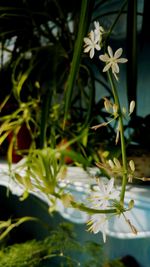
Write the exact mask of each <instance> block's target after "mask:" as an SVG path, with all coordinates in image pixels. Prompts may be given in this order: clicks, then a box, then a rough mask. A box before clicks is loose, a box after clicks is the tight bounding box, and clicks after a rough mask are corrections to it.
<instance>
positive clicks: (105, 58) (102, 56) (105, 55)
mask: <svg viewBox="0 0 150 267" xmlns="http://www.w3.org/2000/svg"><path fill="white" fill-rule="evenodd" d="M99 59H100V60H101V61H103V62H108V61H109V56H108V55H107V54H104V55H101V56H99Z"/></svg>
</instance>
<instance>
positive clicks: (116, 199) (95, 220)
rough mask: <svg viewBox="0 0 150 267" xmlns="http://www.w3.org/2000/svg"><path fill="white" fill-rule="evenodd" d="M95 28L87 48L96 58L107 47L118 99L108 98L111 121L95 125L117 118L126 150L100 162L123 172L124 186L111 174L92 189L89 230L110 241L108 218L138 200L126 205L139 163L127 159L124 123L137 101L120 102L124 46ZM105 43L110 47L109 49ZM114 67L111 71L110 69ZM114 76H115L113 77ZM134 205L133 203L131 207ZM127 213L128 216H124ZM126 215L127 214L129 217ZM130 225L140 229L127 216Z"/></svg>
mask: <svg viewBox="0 0 150 267" xmlns="http://www.w3.org/2000/svg"><path fill="white" fill-rule="evenodd" d="M94 27H95V28H94V30H91V32H90V33H89V35H88V37H85V38H84V52H85V53H89V56H90V58H91V59H92V58H93V57H94V55H95V51H96V50H97V51H100V50H102V48H104V54H102V53H101V54H100V55H99V59H100V60H101V61H102V62H103V63H105V66H104V68H103V72H108V79H109V81H110V85H111V88H112V93H113V96H114V103H113V102H111V101H110V100H109V99H107V98H104V107H105V110H106V111H107V112H108V113H109V114H110V115H111V119H110V120H109V121H107V122H103V123H101V124H99V125H96V126H93V127H92V129H94V130H96V129H98V128H99V127H102V126H107V125H108V124H109V123H111V122H112V121H114V120H115V121H117V128H116V143H118V140H119V137H120V141H121V152H122V162H121V163H120V161H119V160H118V159H117V158H113V159H109V160H108V161H106V162H103V163H97V164H96V165H97V166H98V167H100V169H104V170H105V171H107V173H108V174H109V176H110V177H115V176H120V177H122V187H121V190H120V191H118V190H116V189H115V185H114V178H111V179H110V180H109V181H108V182H107V183H104V181H103V180H98V188H97V190H96V191H94V192H92V194H91V196H90V199H89V200H90V203H91V209H92V210H93V209H94V211H95V213H94V212H93V214H92V215H91V218H90V220H89V221H88V225H89V231H92V232H94V233H98V232H99V231H101V232H102V234H103V240H104V242H105V241H106V233H107V226H108V219H109V218H111V216H112V215H117V214H123V215H124V212H125V211H127V210H130V209H131V207H133V203H134V201H132V200H131V202H130V204H132V205H130V204H129V207H128V209H125V208H124V197H125V191H126V184H127V182H128V181H129V182H132V179H133V177H134V172H135V166H134V162H133V160H131V161H130V162H129V163H127V159H126V151H125V138H124V127H123V118H125V117H126V116H127V117H128V116H130V115H131V114H132V113H133V111H134V108H135V102H134V101H131V103H130V105H129V111H128V113H127V112H126V109H125V107H123V108H121V106H120V103H119V97H118V92H117V88H116V84H115V82H114V80H116V81H118V74H119V64H120V63H126V62H127V61H128V60H127V59H126V58H124V57H121V56H122V53H123V49H122V48H119V49H117V50H116V52H115V53H114V52H113V50H112V48H111V47H110V46H109V45H108V46H105V45H103V44H104V42H103V40H102V39H103V35H104V34H105V31H104V29H103V27H101V26H100V24H99V22H94ZM105 47H107V49H106V50H105ZM110 71H111V72H110ZM113 78H114V80H113ZM130 206H131V207H130ZM124 217H125V216H124ZM125 218H126V217H125ZM125 220H126V222H127V223H128V224H129V225H130V228H131V230H132V231H133V230H134V231H133V232H134V233H136V232H137V231H135V228H134V226H133V225H132V223H131V222H130V221H129V220H128V219H125Z"/></svg>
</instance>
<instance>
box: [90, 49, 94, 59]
mask: <svg viewBox="0 0 150 267" xmlns="http://www.w3.org/2000/svg"><path fill="white" fill-rule="evenodd" d="M93 57H94V48H93V47H92V48H91V51H90V58H93Z"/></svg>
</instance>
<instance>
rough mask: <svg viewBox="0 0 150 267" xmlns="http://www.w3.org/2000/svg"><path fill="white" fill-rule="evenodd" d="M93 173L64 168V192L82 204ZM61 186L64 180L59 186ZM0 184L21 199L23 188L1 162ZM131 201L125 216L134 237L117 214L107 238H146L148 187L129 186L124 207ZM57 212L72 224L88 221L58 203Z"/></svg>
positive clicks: (149, 206) (149, 220) (149, 209)
mask: <svg viewBox="0 0 150 267" xmlns="http://www.w3.org/2000/svg"><path fill="white" fill-rule="evenodd" d="M96 172H97V168H92V169H89V173H87V172H85V171H84V170H83V169H81V168H79V167H68V170H67V174H66V179H65V181H66V182H67V184H68V187H67V190H69V191H70V192H71V193H72V194H73V196H74V197H75V199H76V200H77V201H78V202H86V200H87V198H88V196H89V191H90V185H92V184H93V183H94V182H95V180H94V176H95V174H96ZM63 183H64V180H63V182H62V186H63ZM0 185H2V186H6V187H8V188H9V189H10V190H11V192H12V193H13V194H15V195H18V196H21V195H22V193H23V188H22V187H21V186H19V185H18V184H16V183H15V182H14V181H13V180H12V179H11V178H10V177H9V175H8V166H7V163H5V162H3V163H1V164H0ZM30 193H31V194H33V195H35V196H37V197H39V198H40V199H41V200H43V201H44V202H46V203H48V204H50V203H49V200H48V198H47V197H46V196H45V195H44V194H42V193H41V192H39V191H38V190H34V192H30ZM131 199H133V200H134V202H135V205H134V208H133V209H132V210H131V211H129V212H126V213H125V216H126V218H127V219H129V220H130V222H131V223H132V224H133V225H134V226H135V227H136V229H137V231H138V234H137V235H135V234H133V233H132V231H131V229H130V227H129V225H128V224H127V223H126V221H125V219H124V217H123V216H122V215H121V216H120V217H116V216H113V217H112V219H111V220H110V221H109V224H108V229H107V235H109V236H112V237H116V238H125V239H127V238H139V237H150V187H149V186H136V185H133V186H129V187H128V190H127V192H126V197H125V203H126V205H128V203H129V201H130V200H131ZM57 211H58V212H59V213H60V214H61V215H62V216H63V217H64V218H65V219H68V220H69V221H72V222H74V223H79V224H83V223H86V222H87V220H88V219H89V215H87V214H86V213H84V212H81V211H78V210H75V209H73V208H65V207H64V206H63V205H62V203H61V201H58V205H57Z"/></svg>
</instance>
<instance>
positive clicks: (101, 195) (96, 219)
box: [88, 178, 119, 242]
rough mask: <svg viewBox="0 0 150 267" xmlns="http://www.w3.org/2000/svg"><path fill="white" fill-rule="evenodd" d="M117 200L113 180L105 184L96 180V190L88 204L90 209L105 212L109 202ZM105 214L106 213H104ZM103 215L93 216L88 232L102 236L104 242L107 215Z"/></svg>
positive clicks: (117, 195)
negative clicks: (90, 206)
mask: <svg viewBox="0 0 150 267" xmlns="http://www.w3.org/2000/svg"><path fill="white" fill-rule="evenodd" d="M113 199H116V200H118V199H119V191H118V190H117V189H115V187H114V178H111V179H110V180H109V181H108V182H107V183H105V182H104V181H102V180H98V188H97V190H96V191H95V192H93V193H92V194H91V197H90V199H89V200H90V203H92V208H94V209H100V210H107V209H108V208H110V207H111V201H112V200H113ZM106 214H107V213H106ZM106 214H103V213H98V214H93V215H92V216H91V219H90V220H89V222H88V225H90V227H89V231H92V232H94V233H95V234H96V233H98V232H99V231H101V232H102V234H103V240H104V242H105V241H106V231H107V225H108V215H106Z"/></svg>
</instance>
